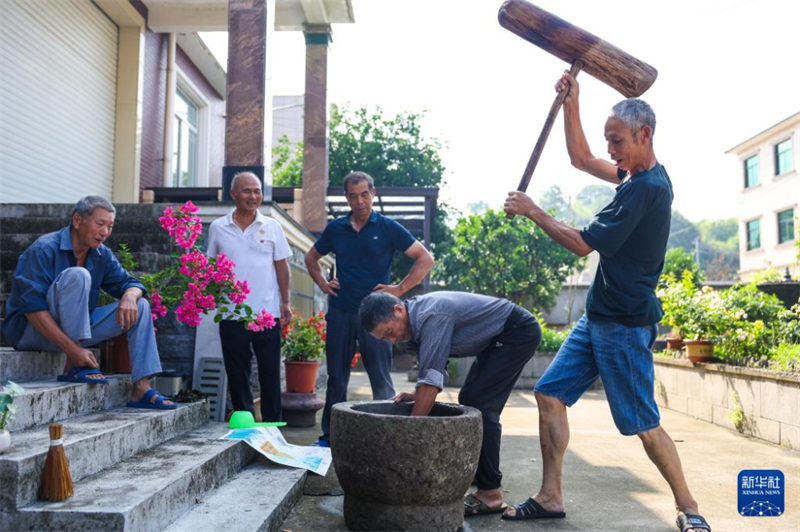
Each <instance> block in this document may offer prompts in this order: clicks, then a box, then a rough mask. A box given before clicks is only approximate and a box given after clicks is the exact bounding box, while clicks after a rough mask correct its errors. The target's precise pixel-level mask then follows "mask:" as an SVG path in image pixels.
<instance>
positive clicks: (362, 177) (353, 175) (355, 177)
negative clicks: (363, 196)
mask: <svg viewBox="0 0 800 532" xmlns="http://www.w3.org/2000/svg"><path fill="white" fill-rule="evenodd" d="M362 181H366V182H367V184H369V189H370V190H375V180H374V179H372V176H371V175H369V174H368V173H366V172H350V173H349V174H347V176H346V177H345V178H344V183H342V185H343V186H344V192H345V194H347V185H350V184H352V185H357V184H359V183H361V182H362Z"/></svg>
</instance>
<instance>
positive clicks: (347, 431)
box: [331, 401, 483, 532]
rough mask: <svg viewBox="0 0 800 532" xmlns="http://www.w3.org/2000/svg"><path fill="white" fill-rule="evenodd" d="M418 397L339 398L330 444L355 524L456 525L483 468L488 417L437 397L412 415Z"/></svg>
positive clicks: (446, 528)
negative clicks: (480, 463)
mask: <svg viewBox="0 0 800 532" xmlns="http://www.w3.org/2000/svg"><path fill="white" fill-rule="evenodd" d="M412 406H413V405H412V403H395V402H393V401H370V402H350V403H339V404H337V405H334V406H333V411H332V414H331V451H332V452H333V466H334V467H335V468H336V476H337V477H338V478H339V482H340V483H341V485H342V489H343V490H344V520H345V524H346V525H347V528H349V529H350V530H356V531H360V530H374V531H382V530H420V531H422V530H425V531H432V532H433V531H436V532H455V531H456V530H459V529H460V528H461V525H462V523H463V521H464V503H463V496H464V494H465V492H466V491H467V488H469V485H470V482H471V481H472V479H473V477H474V475H475V471H476V469H477V467H478V457H479V456H480V450H481V441H482V437H483V424H482V421H481V413H480V412H479V411H478V410H476V409H475V408H470V407H467V406H461V405H453V404H443V403H436V405H435V406H434V407H433V410H432V411H431V414H430V416H427V417H411V416H410V415H409V414H410V413H411V408H412Z"/></svg>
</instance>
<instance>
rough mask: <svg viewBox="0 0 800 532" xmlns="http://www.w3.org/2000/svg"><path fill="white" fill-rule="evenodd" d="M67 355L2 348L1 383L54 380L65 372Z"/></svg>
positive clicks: (0, 355)
mask: <svg viewBox="0 0 800 532" xmlns="http://www.w3.org/2000/svg"><path fill="white" fill-rule="evenodd" d="M66 362H67V355H65V354H64V353H49V352H44V351H17V350H16V349H14V348H13V347H0V382H2V383H3V384H5V382H6V381H8V380H11V381H14V382H17V383H20V382H24V381H36V380H45V379H52V380H53V381H55V380H56V376H57V375H61V374H62V373H63V372H64V364H66Z"/></svg>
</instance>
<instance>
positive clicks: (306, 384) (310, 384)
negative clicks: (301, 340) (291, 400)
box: [283, 360, 319, 393]
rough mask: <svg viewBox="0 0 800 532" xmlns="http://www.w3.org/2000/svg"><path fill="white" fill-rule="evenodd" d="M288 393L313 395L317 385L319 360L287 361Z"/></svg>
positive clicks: (285, 363) (285, 362)
mask: <svg viewBox="0 0 800 532" xmlns="http://www.w3.org/2000/svg"><path fill="white" fill-rule="evenodd" d="M283 363H284V365H285V366H286V391H287V392H289V393H313V392H314V389H315V388H316V385H317V368H319V360H313V361H310V362H295V361H291V360H285V361H284V362H283Z"/></svg>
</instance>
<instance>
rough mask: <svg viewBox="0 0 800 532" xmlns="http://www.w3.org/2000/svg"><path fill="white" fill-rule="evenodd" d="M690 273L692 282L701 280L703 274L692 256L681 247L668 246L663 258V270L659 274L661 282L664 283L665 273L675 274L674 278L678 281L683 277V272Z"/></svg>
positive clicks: (703, 276) (695, 282)
mask: <svg viewBox="0 0 800 532" xmlns="http://www.w3.org/2000/svg"><path fill="white" fill-rule="evenodd" d="M687 271H688V272H690V273H691V279H693V281H694V284H695V285H697V284H698V283H701V282H703V280H704V279H705V274H704V273H703V271H702V270H700V266H699V265H698V264H697V263H696V262H695V261H694V257H693V256H692V255H690V254H689V253H687V252H686V251H684V249H683V248H670V249H668V250H667V255H666V257H665V258H664V271H663V272H662V274H661V284H662V285H663V284H664V278H665V276H667V275H673V276H675V279H676V280H678V281H680V280H681V279H683V276H684V273H685V272H687Z"/></svg>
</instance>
